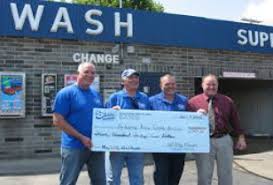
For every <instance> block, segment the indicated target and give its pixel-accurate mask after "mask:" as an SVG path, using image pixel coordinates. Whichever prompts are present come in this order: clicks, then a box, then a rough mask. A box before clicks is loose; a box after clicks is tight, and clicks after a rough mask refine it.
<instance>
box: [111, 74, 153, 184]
mask: <svg viewBox="0 0 273 185" xmlns="http://www.w3.org/2000/svg"><path fill="white" fill-rule="evenodd" d="M121 80H122V85H123V87H124V88H123V89H122V90H120V91H118V92H116V93H113V94H112V95H111V96H110V98H109V99H108V101H107V102H106V107H108V108H113V109H116V110H120V109H140V110H147V109H149V108H150V105H149V99H148V96H147V95H146V94H144V93H142V92H140V91H138V87H139V73H138V72H137V71H136V70H134V69H125V70H124V71H123V72H122V74H121ZM110 162H111V166H112V175H113V179H112V181H113V182H108V184H113V185H120V175H121V171H122V168H123V166H124V163H126V164H127V168H128V172H129V181H130V185H143V184H144V180H143V168H144V160H143V153H133V152H132V153H130V152H110ZM108 179H109V178H108Z"/></svg>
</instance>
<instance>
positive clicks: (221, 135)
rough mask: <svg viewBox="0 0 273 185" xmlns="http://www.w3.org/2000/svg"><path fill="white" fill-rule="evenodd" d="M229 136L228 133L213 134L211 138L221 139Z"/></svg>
mask: <svg viewBox="0 0 273 185" xmlns="http://www.w3.org/2000/svg"><path fill="white" fill-rule="evenodd" d="M226 135H228V133H213V134H212V135H210V138H221V137H224V136H226Z"/></svg>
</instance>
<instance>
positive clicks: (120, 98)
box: [106, 89, 150, 110]
mask: <svg viewBox="0 0 273 185" xmlns="http://www.w3.org/2000/svg"><path fill="white" fill-rule="evenodd" d="M133 98H135V99H136V102H137V104H138V107H139V109H140V110H149V109H150V104H149V98H148V96H147V95H146V94H144V93H142V92H139V91H137V92H136V95H135V97H133ZM116 105H118V106H120V107H121V109H133V108H134V106H133V104H132V100H131V97H130V96H129V95H128V93H127V92H126V90H125V89H123V90H121V91H118V92H116V93H113V94H112V95H111V96H110V97H109V99H108V101H107V102H106V107H107V108H112V107H113V106H116Z"/></svg>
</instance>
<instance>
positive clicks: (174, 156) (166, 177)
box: [153, 153, 185, 185]
mask: <svg viewBox="0 0 273 185" xmlns="http://www.w3.org/2000/svg"><path fill="white" fill-rule="evenodd" d="M153 158H154V162H155V171H154V182H155V185H178V184H179V181H180V178H181V176H182V173H183V170H184V160H185V154H184V153H154V154H153Z"/></svg>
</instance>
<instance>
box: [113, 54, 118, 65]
mask: <svg viewBox="0 0 273 185" xmlns="http://www.w3.org/2000/svg"><path fill="white" fill-rule="evenodd" d="M113 64H119V55H113Z"/></svg>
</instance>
